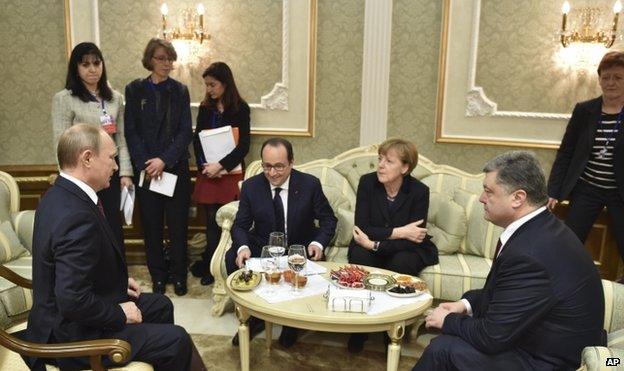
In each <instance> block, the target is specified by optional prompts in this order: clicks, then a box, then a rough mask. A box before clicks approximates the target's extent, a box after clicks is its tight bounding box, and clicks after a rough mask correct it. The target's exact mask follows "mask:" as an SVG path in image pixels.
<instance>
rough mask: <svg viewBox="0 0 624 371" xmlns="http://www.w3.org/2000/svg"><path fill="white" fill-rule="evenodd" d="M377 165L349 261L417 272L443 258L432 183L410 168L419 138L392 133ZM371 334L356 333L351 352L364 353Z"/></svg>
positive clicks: (361, 189) (363, 188)
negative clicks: (432, 217)
mask: <svg viewBox="0 0 624 371" xmlns="http://www.w3.org/2000/svg"><path fill="white" fill-rule="evenodd" d="M378 153H379V164H378V166H377V171H375V172H372V173H370V174H365V175H363V176H362V177H361V178H360V182H359V184H358V189H357V199H356V204H355V226H354V227H353V239H352V240H351V244H350V245H349V255H348V257H349V263H352V264H361V265H368V266H371V267H378V268H383V269H388V270H391V271H395V272H398V273H404V274H409V275H414V276H415V275H418V274H419V273H420V271H421V270H422V269H423V268H424V267H426V266H429V265H434V264H437V263H438V249H437V248H436V246H435V245H434V244H433V242H431V238H430V236H429V235H427V212H428V211H429V188H428V187H427V186H426V185H424V184H423V183H421V182H420V181H419V180H417V179H416V178H414V177H412V176H411V175H410V174H411V172H412V170H414V168H415V167H416V165H417V164H418V151H417V150H416V146H415V145H414V143H412V142H409V141H406V140H403V139H388V140H386V141H385V142H383V143H382V144H381V145H380V146H379V150H378ZM367 338H368V335H367V334H352V335H351V338H350V339H349V346H348V349H349V352H351V353H359V352H361V351H362V349H363V347H364V342H365V341H366V339H367Z"/></svg>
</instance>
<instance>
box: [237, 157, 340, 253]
mask: <svg viewBox="0 0 624 371" xmlns="http://www.w3.org/2000/svg"><path fill="white" fill-rule="evenodd" d="M286 218H287V220H286V225H287V226H288V231H287V233H288V235H287V239H288V244H289V245H293V244H298V245H304V246H308V245H309V244H310V242H312V241H317V242H318V243H320V244H321V245H323V247H327V246H328V245H329V242H330V241H331V239H332V237H333V236H334V232H335V231H336V223H337V219H336V217H335V216H334V212H333V210H332V208H331V206H330V205H329V202H328V201H327V198H326V197H325V194H324V193H323V189H322V188H321V182H320V181H319V180H318V178H316V177H315V176H313V175H310V174H305V173H302V172H299V171H297V170H294V169H293V170H292V172H291V173H290V184H289V188H288V213H287V215H286ZM315 219H316V220H318V222H319V227H316V226H315V225H314V220H315ZM274 225H275V212H274V209H273V197H272V194H271V186H270V184H269V181H268V180H267V178H266V177H265V176H264V174H258V175H255V176H253V177H251V178H249V179H247V180H246V181H244V182H243V186H242V188H241V194H240V204H239V206H238V212H237V213H236V219H235V220H234V225H233V226H232V246H233V248H235V249H237V248H239V247H240V246H242V245H247V246H249V248H250V249H251V252H252V255H253V256H260V252H261V251H262V246H264V245H266V244H267V243H268V242H269V234H270V233H271V232H273V231H274Z"/></svg>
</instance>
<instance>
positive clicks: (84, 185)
mask: <svg viewBox="0 0 624 371" xmlns="http://www.w3.org/2000/svg"><path fill="white" fill-rule="evenodd" d="M59 175H60V176H62V177H63V178H65V179H67V180H69V181H70V182H72V183H74V184H75V185H77V186H78V187H80V189H82V190H83V191H84V193H86V194H87V196H89V198H90V199H91V201H93V203H94V204H96V205H97V203H98V196H97V194H96V192H95V190H93V188H91V187H90V186H89V185H88V184H87V183H85V182H83V181H82V180H80V179H78V178H75V177H73V176H71V175H69V174H67V173H64V172H62V171H60V172H59Z"/></svg>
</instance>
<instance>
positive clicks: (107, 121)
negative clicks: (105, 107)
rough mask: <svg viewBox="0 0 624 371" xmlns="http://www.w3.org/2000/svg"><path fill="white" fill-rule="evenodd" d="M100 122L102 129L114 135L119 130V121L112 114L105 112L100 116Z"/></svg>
mask: <svg viewBox="0 0 624 371" xmlns="http://www.w3.org/2000/svg"><path fill="white" fill-rule="evenodd" d="M100 123H101V124H102V129H104V131H105V132H107V133H108V134H110V135H112V134H115V133H116V132H117V123H116V122H115V119H114V118H113V117H112V116H111V115H109V114H104V115H102V116H100Z"/></svg>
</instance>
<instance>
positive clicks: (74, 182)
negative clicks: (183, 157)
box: [26, 124, 192, 370]
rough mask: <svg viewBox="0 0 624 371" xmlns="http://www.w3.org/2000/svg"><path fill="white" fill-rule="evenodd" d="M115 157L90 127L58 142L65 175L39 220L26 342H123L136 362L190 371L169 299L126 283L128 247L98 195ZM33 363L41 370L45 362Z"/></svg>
mask: <svg viewBox="0 0 624 371" xmlns="http://www.w3.org/2000/svg"><path fill="white" fill-rule="evenodd" d="M116 152H117V150H116V148H115V143H114V142H113V140H112V139H111V137H110V136H109V135H108V134H106V132H104V131H103V130H101V129H98V128H97V127H94V126H91V125H86V124H77V125H74V126H72V127H71V128H69V129H67V130H66V131H65V133H63V135H62V136H61V139H60V140H59V143H58V147H57V153H58V162H59V167H60V175H59V177H58V178H57V180H56V182H55V184H54V186H52V188H50V189H49V190H48V192H47V193H46V194H45V195H44V196H43V198H42V199H41V202H40V203H39V206H38V207H37V212H36V214H35V226H34V235H33V298H34V302H33V307H32V310H31V312H30V315H29V319H28V328H27V332H26V337H27V339H28V340H30V341H33V342H40V343H58V342H72V341H81V340H94V339H101V338H117V339H122V340H125V341H128V342H129V343H130V345H131V346H132V352H131V359H132V360H137V361H143V362H147V363H150V364H153V365H154V367H155V369H157V370H186V369H188V368H189V366H190V360H191V349H192V344H191V340H190V337H189V335H188V334H187V333H186V331H185V330H184V329H183V328H182V327H179V326H175V325H173V305H172V303H171V301H170V300H169V299H168V298H167V297H165V296H163V295H159V294H145V293H141V291H140V289H139V285H138V284H137V282H136V281H135V280H134V279H132V278H129V277H128V270H127V268H126V262H125V255H124V249H123V246H121V245H119V243H118V240H117V239H116V238H115V237H114V235H113V232H112V231H111V229H110V227H109V225H108V223H107V222H106V219H105V216H104V213H103V211H102V207H101V203H100V202H99V200H98V198H97V195H96V192H98V191H100V190H102V189H104V188H106V187H108V186H109V181H110V177H111V175H112V174H113V172H114V171H115V170H116V169H117V165H116V163H115V155H116ZM31 361H32V363H31V364H30V366H31V367H33V368H36V369H43V362H42V361H43V360H41V359H33V360H31ZM48 361H51V360H48ZM56 362H57V363H58V365H59V366H60V368H61V369H77V368H80V367H82V368H84V367H88V364H89V363H88V360H86V359H80V358H71V359H58V360H56ZM105 364H108V365H110V362H109V361H108V360H105Z"/></svg>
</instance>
